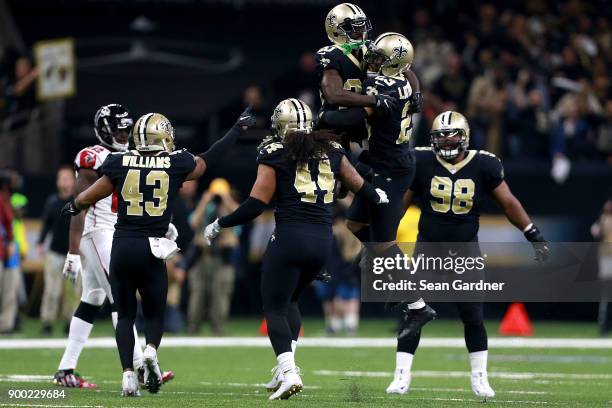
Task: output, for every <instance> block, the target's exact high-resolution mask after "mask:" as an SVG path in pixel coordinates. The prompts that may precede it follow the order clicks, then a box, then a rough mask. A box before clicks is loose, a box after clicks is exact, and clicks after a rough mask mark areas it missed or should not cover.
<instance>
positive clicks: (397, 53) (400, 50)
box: [393, 44, 408, 58]
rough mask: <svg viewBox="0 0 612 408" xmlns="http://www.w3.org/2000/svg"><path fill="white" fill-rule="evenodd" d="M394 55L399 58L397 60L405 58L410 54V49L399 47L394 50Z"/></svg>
mask: <svg viewBox="0 0 612 408" xmlns="http://www.w3.org/2000/svg"><path fill="white" fill-rule="evenodd" d="M393 54H394V55H395V56H397V58H404V56H406V54H408V49H407V48H404V46H403V45H402V44H400V45H399V47H395V48H393Z"/></svg>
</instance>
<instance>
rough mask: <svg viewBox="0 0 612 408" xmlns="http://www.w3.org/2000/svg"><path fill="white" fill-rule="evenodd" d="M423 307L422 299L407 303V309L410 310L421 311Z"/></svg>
mask: <svg viewBox="0 0 612 408" xmlns="http://www.w3.org/2000/svg"><path fill="white" fill-rule="evenodd" d="M424 307H425V301H424V300H423V298H421V299H419V300H417V301H416V302H412V303H408V309H410V310H415V309H422V308H424Z"/></svg>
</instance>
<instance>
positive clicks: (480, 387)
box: [472, 371, 495, 400]
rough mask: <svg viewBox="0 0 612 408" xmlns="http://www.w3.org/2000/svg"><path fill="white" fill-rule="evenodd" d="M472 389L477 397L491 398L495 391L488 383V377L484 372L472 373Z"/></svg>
mask: <svg viewBox="0 0 612 408" xmlns="http://www.w3.org/2000/svg"><path fill="white" fill-rule="evenodd" d="M472 391H474V395H476V396H477V397H483V398H484V399H485V400H486V399H487V398H493V397H494V396H495V391H493V388H491V386H490V385H489V379H488V376H487V373H486V372H483V371H481V372H477V373H472Z"/></svg>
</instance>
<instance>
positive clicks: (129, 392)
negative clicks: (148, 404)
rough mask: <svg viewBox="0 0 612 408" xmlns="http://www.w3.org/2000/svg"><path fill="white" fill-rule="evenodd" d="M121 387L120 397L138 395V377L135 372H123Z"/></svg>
mask: <svg viewBox="0 0 612 408" xmlns="http://www.w3.org/2000/svg"><path fill="white" fill-rule="evenodd" d="M121 388H122V389H121V396H122V397H140V390H139V389H138V377H137V376H136V373H135V372H133V371H124V372H123V380H122V381H121Z"/></svg>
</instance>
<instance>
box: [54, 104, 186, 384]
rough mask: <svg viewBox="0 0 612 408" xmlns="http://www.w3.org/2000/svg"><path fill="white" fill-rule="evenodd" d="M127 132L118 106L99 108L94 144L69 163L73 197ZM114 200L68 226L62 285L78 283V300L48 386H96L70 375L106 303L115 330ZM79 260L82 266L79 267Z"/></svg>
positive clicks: (127, 121)
mask: <svg viewBox="0 0 612 408" xmlns="http://www.w3.org/2000/svg"><path fill="white" fill-rule="evenodd" d="M132 126H133V119H132V118H131V116H130V113H129V112H128V110H127V109H125V108H124V107H123V106H121V105H118V104H110V105H104V106H102V107H101V108H100V109H98V111H97V112H96V115H95V117H94V129H95V134H96V137H97V138H98V140H99V141H100V143H98V144H97V145H95V146H90V147H86V148H84V149H83V150H81V151H80V152H79V153H78V154H77V156H76V158H75V160H74V166H75V170H76V172H77V180H76V194H79V193H80V192H82V191H84V190H86V189H87V188H88V187H89V186H91V185H92V184H94V183H95V182H96V180H97V179H98V177H99V175H98V170H99V169H100V167H101V166H102V163H103V162H104V160H105V159H106V157H107V156H108V155H109V154H110V153H112V152H116V151H125V150H127V149H128V141H129V137H130V132H131V130H132ZM116 206H117V197H116V196H115V195H114V194H112V195H110V196H108V197H106V198H104V199H102V200H100V201H98V202H97V203H96V204H94V205H92V206H91V207H90V208H89V210H88V211H86V212H85V211H84V212H82V213H81V214H79V215H78V216H76V217H72V219H71V221H70V241H69V250H68V254H67V255H66V261H65V263H64V270H63V274H64V277H65V278H66V279H70V280H72V281H76V279H77V277H78V275H79V274H80V275H81V277H82V286H83V294H82V296H81V302H80V303H79V306H78V307H77V309H76V311H75V312H74V316H73V317H72V320H71V322H70V331H69V333H68V345H67V346H66V349H65V351H64V355H63V356H62V360H61V361H60V364H59V367H58V371H57V372H56V373H55V375H54V382H55V383H56V384H57V385H60V386H64V387H77V388H95V387H96V385H95V384H93V383H90V382H88V381H86V380H85V379H83V378H82V377H81V376H80V375H79V374H78V373H76V372H75V371H74V370H75V368H76V365H77V361H78V359H79V355H80V354H81V351H82V350H83V346H84V345H85V342H86V341H87V338H88V337H89V334H90V333H91V329H92V327H93V322H94V319H95V316H96V315H97V313H98V311H99V309H100V307H101V306H102V305H103V303H104V300H105V299H106V298H108V299H109V302H110V304H111V310H112V320H113V326H116V324H117V312H116V311H115V310H114V307H113V296H112V293H111V288H110V283H109V280H108V273H109V272H108V271H109V263H110V252H111V247H112V242H113V233H114V231H115V223H116V222H117V212H116V211H117V209H116ZM177 235H178V234H177V233H176V229H175V228H174V226H173V225H172V224H170V230H169V235H168V236H167V237H168V238H170V239H176V236H177ZM81 260H82V261H83V264H81ZM134 336H135V337H136V343H135V345H134V368H136V369H138V371H139V374H142V373H140V372H141V371H142V372H144V369H143V368H142V367H143V354H142V349H141V346H140V342H139V341H138V334H137V332H136V328H134ZM173 377H174V374H173V373H172V372H171V371H168V372H165V373H164V375H163V380H164V382H166V381H168V380H170V379H172V378H173Z"/></svg>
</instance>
